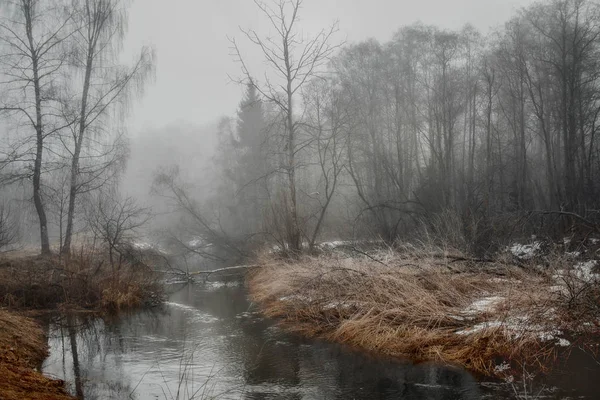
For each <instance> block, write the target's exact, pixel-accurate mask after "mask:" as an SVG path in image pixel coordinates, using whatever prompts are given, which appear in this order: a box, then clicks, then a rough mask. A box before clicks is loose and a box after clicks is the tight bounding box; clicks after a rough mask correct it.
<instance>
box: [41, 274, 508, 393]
mask: <svg viewBox="0 0 600 400" xmlns="http://www.w3.org/2000/svg"><path fill="white" fill-rule="evenodd" d="M49 341H50V348H51V355H50V357H49V358H48V359H47V360H46V362H45V363H44V367H43V369H44V372H45V373H47V374H49V375H52V376H55V377H58V378H60V379H64V380H65V381H67V382H69V383H70V390H71V391H72V393H73V394H75V395H76V396H78V397H79V398H85V399H86V400H90V399H107V398H115V399H121V398H133V399H136V398H137V399H169V400H170V399H189V398H192V397H193V398H210V397H213V396H215V397H218V398H223V399H240V398H243V399H253V400H255V399H399V398H401V399H469V400H470V399H481V398H484V397H486V396H485V394H484V393H482V388H481V386H479V385H478V384H477V382H476V381H475V380H474V379H473V377H471V376H470V375H469V374H468V373H466V372H464V371H460V370H456V369H452V368H445V367H439V366H436V365H417V366H415V365H411V364H408V363H406V364H401V363H397V362H385V361H377V360H372V359H369V358H368V357H366V356H363V355H360V354H357V353H354V352H350V351H348V350H347V349H344V348H343V347H341V346H336V345H332V344H327V343H322V342H318V341H316V342H315V341H304V340H301V339H298V338H295V337H292V336H290V335H287V334H285V333H283V332H281V331H280V330H278V329H277V328H276V327H274V326H273V325H272V323H270V322H269V321H266V320H264V319H262V318H261V317H260V316H259V315H258V314H257V313H256V312H255V311H254V308H253V307H252V305H251V304H249V303H248V301H247V299H246V295H245V291H244V289H243V288H241V287H237V286H233V287H232V286H224V287H211V288H208V289H203V288H201V287H198V286H186V287H184V288H183V289H182V290H179V291H177V292H176V293H174V294H173V295H172V296H171V297H170V299H169V302H167V303H166V304H165V306H164V308H163V309H161V310H155V311H153V312H148V311H146V312H139V313H135V314H131V315H127V316H121V317H120V318H118V319H115V320H111V321H103V320H98V319H96V320H91V321H86V320H85V318H75V317H70V318H66V319H57V320H55V321H53V322H52V323H51V325H50V339H49ZM492 398H507V396H504V395H501V394H500V393H497V392H496V393H495V394H494V395H493V397H492Z"/></svg>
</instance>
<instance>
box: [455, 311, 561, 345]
mask: <svg viewBox="0 0 600 400" xmlns="http://www.w3.org/2000/svg"><path fill="white" fill-rule="evenodd" d="M489 329H492V330H497V331H499V332H501V333H502V334H504V335H506V336H507V337H511V338H514V339H518V338H520V337H523V336H525V335H532V336H535V337H537V338H538V339H540V340H541V341H543V342H550V341H557V345H559V346H562V347H567V346H569V345H570V344H571V343H570V342H569V341H568V340H566V339H564V338H561V337H560V336H561V335H563V332H562V331H560V330H558V329H553V328H549V327H547V326H542V325H539V324H535V323H531V321H529V318H528V317H527V316H521V317H513V318H510V319H508V320H506V321H485V322H481V323H479V324H476V325H473V326H471V327H468V328H465V329H461V330H459V331H456V332H455V333H456V334H457V335H472V334H475V333H478V332H481V331H484V330H489Z"/></svg>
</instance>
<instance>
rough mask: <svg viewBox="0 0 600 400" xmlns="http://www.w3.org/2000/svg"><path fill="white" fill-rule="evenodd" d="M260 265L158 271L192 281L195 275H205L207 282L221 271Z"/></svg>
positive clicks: (247, 268)
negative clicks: (188, 270)
mask: <svg viewBox="0 0 600 400" xmlns="http://www.w3.org/2000/svg"><path fill="white" fill-rule="evenodd" d="M258 267H260V265H236V266H234V267H225V268H218V269H214V270H210V271H194V272H185V271H181V270H179V271H174V270H171V271H157V272H161V273H164V274H170V275H177V276H183V277H186V278H187V280H189V281H190V282H193V281H195V280H194V277H195V276H203V278H204V279H203V282H206V281H207V280H208V278H209V277H210V276H211V275H213V274H218V273H221V272H231V271H237V270H244V269H246V270H249V269H252V268H258Z"/></svg>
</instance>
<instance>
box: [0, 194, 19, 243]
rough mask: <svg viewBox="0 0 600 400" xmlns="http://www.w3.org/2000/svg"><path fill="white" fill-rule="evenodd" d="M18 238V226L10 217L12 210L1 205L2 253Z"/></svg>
mask: <svg viewBox="0 0 600 400" xmlns="http://www.w3.org/2000/svg"><path fill="white" fill-rule="evenodd" d="M16 239H17V226H16V224H15V221H14V220H13V219H11V217H10V210H9V209H8V208H7V207H5V206H4V205H0V253H2V252H3V251H4V249H5V248H6V247H8V246H10V245H12V244H14V242H15V241H16Z"/></svg>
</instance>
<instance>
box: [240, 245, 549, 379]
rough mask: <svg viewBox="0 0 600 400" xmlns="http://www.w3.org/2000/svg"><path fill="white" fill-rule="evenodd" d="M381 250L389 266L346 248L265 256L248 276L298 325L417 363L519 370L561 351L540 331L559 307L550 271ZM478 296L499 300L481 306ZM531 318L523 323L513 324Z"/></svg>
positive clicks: (271, 307) (259, 297) (272, 311)
mask: <svg viewBox="0 0 600 400" xmlns="http://www.w3.org/2000/svg"><path fill="white" fill-rule="evenodd" d="M383 258H384V259H385V264H386V265H383V264H381V263H378V262H376V261H374V260H372V259H369V258H366V257H365V258H351V257H347V256H344V255H340V254H338V255H335V254H334V255H323V256H320V257H304V258H301V259H300V260H296V261H288V260H283V259H277V258H275V257H274V256H263V257H262V259H261V261H260V264H261V265H263V267H262V268H259V269H257V270H255V271H253V272H252V273H251V274H250V276H249V278H248V285H249V289H250V295H251V298H252V300H253V301H255V302H257V303H259V304H260V305H261V306H262V308H263V310H264V312H265V314H266V315H267V316H269V317H274V318H279V319H281V321H282V323H283V325H284V326H285V327H286V328H287V329H289V330H291V331H295V332H298V333H301V334H304V335H308V336H317V337H321V338H324V339H327V340H331V341H335V342H340V343H345V344H349V345H351V346H356V347H358V348H361V349H364V350H367V351H370V352H375V353H378V354H384V355H388V356H393V357H401V358H409V359H411V360H414V361H416V362H420V361H434V362H440V363H446V364H453V365H460V366H463V367H465V368H467V369H469V370H471V371H473V372H476V373H481V374H486V375H492V374H494V371H495V368H496V366H497V365H499V364H500V363H502V362H503V361H508V362H509V363H511V364H512V366H513V371H517V372H516V373H518V370H519V369H520V368H521V366H522V365H524V364H526V365H528V366H529V367H537V369H544V368H545V367H546V366H548V362H549V361H550V360H551V359H552V358H553V357H554V356H555V354H556V351H555V345H554V342H553V341H552V340H550V341H548V340H543V339H542V338H540V333H541V332H543V331H545V330H546V329H551V326H553V324H555V321H550V320H549V319H548V312H549V310H551V309H552V308H555V307H556V306H557V302H556V301H557V299H556V296H555V295H554V294H553V293H552V292H551V291H549V290H547V286H548V282H547V281H548V280H547V277H545V275H543V274H538V273H525V272H524V271H523V270H522V269H519V268H516V267H510V266H507V265H505V264H489V263H488V264H485V265H483V264H479V263H474V262H468V261H462V262H452V260H450V259H448V258H444V256H443V255H439V254H438V255H435V256H433V255H430V256H427V255H423V254H421V255H418V256H417V255H416V254H413V253H410V252H408V253H402V254H400V253H394V252H391V251H390V252H389V253H388V254H384V255H383ZM481 299H492V300H493V301H492V300H490V303H491V304H489V305H487V306H485V307H482V306H481V305H480V306H477V303H476V302H477V301H478V300H481ZM519 318H520V319H519ZM525 318H526V322H524V323H523V329H520V328H519V326H517V327H515V326H514V324H515V323H514V321H515V319H517V320H519V321H521V320H523V319H525ZM486 321H488V325H487V326H482V325H478V324H482V323H484V322H486ZM489 321H492V322H489ZM531 326H534V327H535V328H534V329H530V328H529V327H531ZM474 327H475V328H474ZM469 330H471V331H470V333H469V334H466V333H464V332H467V331H469ZM461 331H462V334H460V333H457V332H461Z"/></svg>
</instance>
